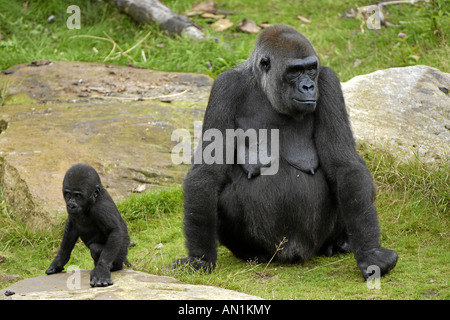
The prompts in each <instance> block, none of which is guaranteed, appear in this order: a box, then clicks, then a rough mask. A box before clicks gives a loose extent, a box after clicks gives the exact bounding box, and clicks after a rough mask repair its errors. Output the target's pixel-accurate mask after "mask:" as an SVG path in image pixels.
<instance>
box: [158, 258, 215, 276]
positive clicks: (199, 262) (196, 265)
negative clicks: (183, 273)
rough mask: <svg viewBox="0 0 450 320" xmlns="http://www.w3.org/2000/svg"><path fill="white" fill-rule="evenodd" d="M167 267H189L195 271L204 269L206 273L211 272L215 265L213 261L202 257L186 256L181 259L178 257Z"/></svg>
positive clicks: (179, 268) (173, 268) (178, 268)
mask: <svg viewBox="0 0 450 320" xmlns="http://www.w3.org/2000/svg"><path fill="white" fill-rule="evenodd" d="M167 267H168V268H169V269H171V270H184V269H190V270H192V271H195V272H197V271H204V272H207V273H211V271H212V270H213V269H214V267H215V263H214V262H213V261H207V260H204V259H202V258H196V257H187V258H183V259H178V260H176V261H175V262H174V263H172V264H171V265H169V266H167Z"/></svg>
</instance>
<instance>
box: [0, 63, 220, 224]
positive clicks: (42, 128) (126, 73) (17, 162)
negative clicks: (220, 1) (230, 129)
mask: <svg viewBox="0 0 450 320" xmlns="http://www.w3.org/2000/svg"><path fill="white" fill-rule="evenodd" d="M35 65H36V64H33V65H28V64H23V65H18V66H14V67H12V68H11V69H10V70H9V71H13V73H12V74H8V75H4V74H0V83H8V85H9V86H8V94H9V97H8V99H7V100H6V105H4V106H2V107H0V108H1V115H0V185H1V188H2V192H3V197H4V199H5V201H6V203H7V204H8V205H9V206H10V207H11V208H12V209H13V212H14V213H15V215H16V217H17V218H19V219H20V220H21V221H23V222H25V223H27V224H28V225H29V226H32V227H37V228H44V227H45V226H48V225H51V223H52V221H54V218H55V216H57V215H58V214H65V209H64V208H65V206H64V201H63V197H62V192H61V187H62V180H63V177H64V174H65V172H66V171H67V169H69V168H70V167H71V166H72V165H73V164H76V163H80V162H82V163H87V164H90V165H92V166H93V167H94V168H95V169H96V170H97V171H98V172H99V175H100V177H101V179H102V183H103V185H104V186H105V187H106V188H107V190H108V192H109V193H110V194H111V196H112V197H113V199H114V200H120V199H121V198H123V197H126V196H127V195H129V194H130V193H131V192H134V191H136V190H138V191H143V190H145V189H151V188H155V187H161V186H164V185H168V184H175V183H180V182H181V180H182V178H183V177H184V175H185V172H186V170H187V168H188V166H187V165H173V164H172V161H171V150H172V147H173V146H174V145H175V144H176V143H178V141H177V142H173V141H171V134H172V131H173V130H175V129H179V128H185V129H188V130H191V131H193V130H194V121H196V120H200V121H201V120H202V119H203V114H204V110H205V108H206V104H207V100H208V97H209V92H210V87H211V84H212V80H211V79H210V78H209V77H207V76H204V75H196V74H185V73H166V72H157V71H152V70H148V69H140V68H133V67H123V66H112V65H104V64H98V63H80V62H54V63H50V62H48V63H46V62H45V61H44V62H42V63H37V65H38V66H35Z"/></svg>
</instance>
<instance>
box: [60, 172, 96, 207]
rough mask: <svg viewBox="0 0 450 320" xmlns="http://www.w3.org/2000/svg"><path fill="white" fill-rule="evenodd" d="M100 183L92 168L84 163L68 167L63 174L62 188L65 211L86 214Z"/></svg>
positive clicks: (93, 201) (94, 199)
mask: <svg viewBox="0 0 450 320" xmlns="http://www.w3.org/2000/svg"><path fill="white" fill-rule="evenodd" d="M100 185H101V182H100V178H99V176H98V174H97V172H96V171H95V170H94V169H93V168H91V167H88V166H86V165H75V166H73V167H72V168H70V169H69V170H68V171H67V173H66V175H65V176H64V181H63V190H62V191H63V196H64V200H65V201H66V207H67V212H68V213H69V214H74V215H78V214H81V213H85V214H86V213H87V212H88V210H89V208H90V206H91V205H92V204H94V203H95V201H96V198H97V197H98V195H99V191H100Z"/></svg>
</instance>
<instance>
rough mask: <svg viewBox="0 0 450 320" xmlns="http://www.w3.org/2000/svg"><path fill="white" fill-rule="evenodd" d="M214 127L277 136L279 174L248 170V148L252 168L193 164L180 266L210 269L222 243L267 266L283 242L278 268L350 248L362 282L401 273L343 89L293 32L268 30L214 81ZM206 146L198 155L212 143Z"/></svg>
mask: <svg viewBox="0 0 450 320" xmlns="http://www.w3.org/2000/svg"><path fill="white" fill-rule="evenodd" d="M208 129H215V130H216V131H217V130H220V132H221V133H222V134H223V136H224V137H225V136H226V131H227V129H234V130H235V129H242V130H244V131H247V130H249V129H254V130H259V129H269V130H273V129H278V130H279V159H278V161H279V162H278V166H279V167H278V171H277V172H276V174H265V175H264V174H263V171H262V170H263V166H262V164H261V163H260V162H259V161H258V162H257V163H256V165H255V164H250V163H248V159H249V158H250V157H249V155H250V156H251V155H252V151H250V148H249V144H248V143H247V144H246V148H245V150H246V156H245V159H247V162H246V163H241V164H239V163H236V162H235V163H234V164H227V163H225V164H220V163H213V164H205V163H203V164H194V165H193V166H192V168H191V169H190V171H189V172H188V174H187V176H186V179H185V181H184V195H185V200H184V210H185V212H184V225H185V230H184V231H185V235H186V239H187V248H188V253H189V256H188V257H187V258H184V259H179V260H177V261H176V262H175V263H174V267H182V266H183V265H186V264H189V265H190V266H192V267H193V268H195V269H197V270H198V269H206V270H211V269H212V268H213V267H214V266H215V261H216V258H217V240H219V241H220V242H221V243H222V244H224V245H225V246H226V247H228V248H229V249H230V250H231V251H232V252H233V254H234V255H236V256H237V257H239V258H242V259H250V258H251V259H254V258H257V259H258V261H259V262H263V261H267V260H268V259H270V258H271V257H272V256H273V254H274V252H275V248H276V246H277V245H278V244H279V243H280V242H281V241H282V239H283V238H286V239H287V240H288V241H287V243H285V244H284V247H283V250H281V251H279V252H278V253H277V254H276V256H275V260H277V261H280V262H287V263H292V262H300V261H305V260H307V259H309V258H311V257H313V256H314V255H318V254H325V255H327V256H331V255H332V254H333V253H335V252H337V251H343V252H350V251H351V252H353V253H354V255H355V258H356V261H357V265H358V267H359V268H360V269H361V272H362V274H363V276H364V278H367V277H369V276H370V274H369V273H368V272H367V268H368V267H369V266H371V265H376V266H378V267H379V268H380V273H381V275H382V274H385V273H386V272H388V271H389V270H391V269H392V268H393V267H394V266H395V264H396V262H397V258H398V257H397V254H396V253H395V252H394V251H392V250H388V249H385V248H382V247H381V246H380V244H379V235H380V229H379V226H378V219H377V211H376V209H375V206H374V204H373V198H374V196H375V188H374V184H373V180H372V177H371V175H370V173H369V170H368V169H367V166H366V164H365V162H364V160H363V159H362V158H361V157H360V156H359V155H358V153H357V152H356V150H355V142H354V139H353V135H352V132H351V129H350V124H349V120H348V116H347V113H346V109H345V103H344V98H343V95H342V91H341V86H340V82H339V80H338V78H337V77H336V75H335V73H334V72H333V71H332V70H331V69H330V68H327V67H324V66H321V65H320V62H319V58H318V56H317V54H316V52H315V51H314V48H313V47H312V45H311V43H310V42H309V41H308V39H306V38H305V37H304V36H303V35H301V34H300V33H298V32H297V31H296V30H295V29H294V28H292V27H288V26H284V25H275V26H272V27H269V28H267V29H265V30H264V31H263V32H262V34H261V35H260V37H259V40H258V42H257V44H256V47H255V49H254V51H253V53H252V55H251V56H250V58H249V59H248V60H246V61H245V62H244V63H243V64H242V65H240V66H238V67H237V68H235V69H232V70H229V71H227V72H225V73H223V74H221V75H220V76H219V77H217V79H216V81H215V83H214V85H213V88H212V91H211V96H210V99H209V103H208V107H207V109H206V113H205V118H204V124H203V132H204V133H205V132H206V130H208ZM205 140H206V139H204V140H203V141H202V145H201V149H200V151H202V150H205V148H206V147H207V146H208V145H209V144H210V143H212V142H208V141H205ZM275 142H276V141H270V143H271V145H272V147H275V146H277V145H276V143H275ZM229 143H233V141H227V144H229ZM226 149H228V148H226ZM224 150H225V146H224ZM238 150H239V148H235V151H236V153H237V151H238ZM253 150H254V149H253ZM253 152H254V151H253ZM257 156H258V160H259V156H260V154H258V155H257ZM227 157H228V155H227ZM238 158H239V156H238V155H237V156H236V154H235V157H234V159H238ZM241 159H242V157H241ZM224 162H225V161H224ZM224 162H222V163H224ZM371 269H372V268H371Z"/></svg>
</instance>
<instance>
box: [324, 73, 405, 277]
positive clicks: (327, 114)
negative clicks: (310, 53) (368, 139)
mask: <svg viewBox="0 0 450 320" xmlns="http://www.w3.org/2000/svg"><path fill="white" fill-rule="evenodd" d="M315 142H316V147H317V150H318V153H319V159H320V166H321V168H323V170H324V171H325V174H326V177H327V179H328V181H329V183H330V185H331V188H332V191H333V192H334V194H335V195H336V198H337V201H338V205H339V209H340V213H341V214H342V218H343V220H344V222H345V226H346V230H347V233H348V235H349V238H350V239H349V240H350V246H351V248H352V251H353V252H354V254H355V258H356V260H357V262H358V266H359V268H360V269H361V271H362V273H363V276H364V277H365V278H367V277H368V274H367V267H368V266H369V265H371V264H375V265H378V266H379V267H380V269H381V274H384V273H386V272H388V271H389V270H390V269H391V268H393V266H395V261H396V259H397V255H396V254H395V252H394V251H391V250H388V249H384V248H381V247H380V244H379V237H380V228H379V226H378V218H377V211H376V208H375V205H374V204H373V198H374V195H375V187H374V184H373V180H372V176H371V174H370V172H369V170H368V168H367V166H366V164H365V162H364V160H363V159H362V157H361V156H360V155H359V154H358V153H357V152H356V149H355V142H354V138H353V135H352V132H351V129H350V123H349V120H348V116H347V111H346V109H345V102H344V97H343V94H342V90H341V85H340V82H339V80H338V78H337V77H336V75H335V73H334V72H333V71H332V70H331V69H330V68H327V67H322V68H321V71H320V76H319V101H318V105H317V108H316V118H315Z"/></svg>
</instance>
